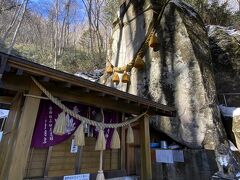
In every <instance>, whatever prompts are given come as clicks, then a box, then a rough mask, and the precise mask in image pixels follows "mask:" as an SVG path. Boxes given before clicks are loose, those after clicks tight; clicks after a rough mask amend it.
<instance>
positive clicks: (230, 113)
mask: <svg viewBox="0 0 240 180" xmlns="http://www.w3.org/2000/svg"><path fill="white" fill-rule="evenodd" d="M218 107H219V109H220V111H221V113H222V115H223V116H225V117H234V116H240V108H237V107H227V106H224V105H219V106H218Z"/></svg>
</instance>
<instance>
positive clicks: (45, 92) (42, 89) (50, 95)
mask: <svg viewBox="0 0 240 180" xmlns="http://www.w3.org/2000/svg"><path fill="white" fill-rule="evenodd" d="M31 78H32V80H33V82H34V83H35V84H36V85H37V86H38V88H39V89H40V90H41V91H42V92H43V93H44V94H45V95H46V96H47V97H48V98H49V99H50V100H51V101H52V102H53V103H54V104H56V105H57V106H58V107H60V108H61V109H62V110H63V111H64V112H66V113H68V114H69V115H70V116H72V117H74V118H76V119H78V120H79V121H81V122H83V123H86V124H89V125H92V126H95V127H100V128H102V129H105V128H119V127H124V126H128V125H129V124H131V123H134V122H136V121H138V120H139V119H140V118H141V117H143V116H144V115H146V114H147V112H144V113H142V114H140V115H139V116H137V117H135V118H133V119H131V120H129V121H125V122H121V123H115V124H106V123H103V122H96V121H93V120H90V119H88V118H85V117H83V116H80V115H79V114H77V113H75V112H74V111H72V110H71V109H69V108H68V107H66V106H65V105H64V104H62V103H61V101H60V100H58V99H57V98H55V97H53V95H52V94H51V93H50V92H49V91H48V90H46V89H45V88H44V87H43V86H42V85H41V84H40V83H39V82H38V81H37V80H36V79H35V78H34V77H31Z"/></svg>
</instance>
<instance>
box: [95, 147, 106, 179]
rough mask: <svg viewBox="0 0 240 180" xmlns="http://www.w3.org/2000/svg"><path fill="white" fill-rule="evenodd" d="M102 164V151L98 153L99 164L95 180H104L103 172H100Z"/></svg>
mask: <svg viewBox="0 0 240 180" xmlns="http://www.w3.org/2000/svg"><path fill="white" fill-rule="evenodd" d="M102 164H103V151H100V163H99V170H98V174H97V178H96V180H105V177H104V174H103V170H102Z"/></svg>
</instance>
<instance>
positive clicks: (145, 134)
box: [140, 116, 152, 180]
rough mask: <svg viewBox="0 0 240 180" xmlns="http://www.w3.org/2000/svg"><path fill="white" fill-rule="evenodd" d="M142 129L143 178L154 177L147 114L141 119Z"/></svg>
mask: <svg viewBox="0 0 240 180" xmlns="http://www.w3.org/2000/svg"><path fill="white" fill-rule="evenodd" d="M140 131H141V179H142V180H151V179H152V161H151V149H150V132H149V118H148V116H145V117H144V118H143V119H141V120H140Z"/></svg>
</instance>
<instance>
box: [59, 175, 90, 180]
mask: <svg viewBox="0 0 240 180" xmlns="http://www.w3.org/2000/svg"><path fill="white" fill-rule="evenodd" d="M89 178H90V174H77V175H71V176H64V177H63V180H89Z"/></svg>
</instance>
